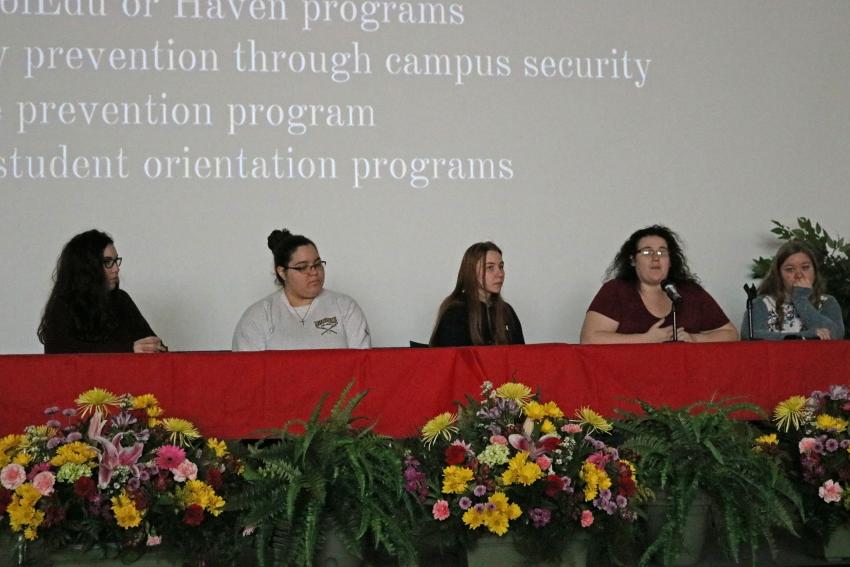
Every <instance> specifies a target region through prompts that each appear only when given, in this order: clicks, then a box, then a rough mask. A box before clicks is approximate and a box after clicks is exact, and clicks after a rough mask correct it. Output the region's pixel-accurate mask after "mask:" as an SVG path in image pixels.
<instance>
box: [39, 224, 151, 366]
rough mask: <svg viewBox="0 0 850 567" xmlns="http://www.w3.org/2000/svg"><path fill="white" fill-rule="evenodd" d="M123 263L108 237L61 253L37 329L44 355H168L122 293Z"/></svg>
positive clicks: (74, 243) (96, 235)
mask: <svg viewBox="0 0 850 567" xmlns="http://www.w3.org/2000/svg"><path fill="white" fill-rule="evenodd" d="M120 266H121V257H120V256H118V252H117V251H116V250H115V244H114V243H113V241H112V237H110V236H109V235H108V234H106V233H105V232H101V231H99V230H89V231H86V232H83V233H80V234H78V235H76V236H74V238H72V239H71V240H70V241H69V242H68V244H66V245H65V247H64V248H63V249H62V253H61V254H60V255H59V260H58V261H57V263H56V271H55V272H54V274H53V279H54V282H55V283H54V285H53V291H51V292H50V298H49V299H48V300H47V305H46V306H45V308H44V314H43V315H42V317H41V323H40V324H39V326H38V339H39V340H40V341H41V343H42V344H43V345H44V353H45V354H58V353H77V352H148V353H149V352H163V351H166V350H168V348H167V347H166V346H165V345H164V344H162V341H161V340H160V339H159V337H157V336H156V334H155V333H154V332H153V330H151V327H150V325H148V322H147V321H145V318H144V317H142V314H141V313H140V312H139V308H138V307H136V304H135V303H133V300H132V299H131V298H130V296H129V295H128V294H127V292H125V291H124V290H122V289H119V287H118V284H119V278H118V273H119V272H120Z"/></svg>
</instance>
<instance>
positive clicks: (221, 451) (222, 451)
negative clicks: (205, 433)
mask: <svg viewBox="0 0 850 567" xmlns="http://www.w3.org/2000/svg"><path fill="white" fill-rule="evenodd" d="M207 447H209V448H210V449H212V450H213V452H214V453H215V456H216V457H218V458H219V459H221V458H223V457H226V456H227V443H225V442H224V441H220V440H218V439H216V438H215V437H210V438H209V439H207Z"/></svg>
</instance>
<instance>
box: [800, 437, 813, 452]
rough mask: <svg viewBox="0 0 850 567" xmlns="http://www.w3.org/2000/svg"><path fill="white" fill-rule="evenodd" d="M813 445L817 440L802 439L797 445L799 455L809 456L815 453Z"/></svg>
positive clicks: (810, 438) (811, 438)
mask: <svg viewBox="0 0 850 567" xmlns="http://www.w3.org/2000/svg"><path fill="white" fill-rule="evenodd" d="M815 443H817V440H816V439H815V438H813V437H803V438H802V439H800V443H799V444H798V445H797V446H798V447H799V448H800V454H802V455H810V454H812V453H814V452H815Z"/></svg>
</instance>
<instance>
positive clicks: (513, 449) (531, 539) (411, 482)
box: [404, 382, 638, 559]
mask: <svg viewBox="0 0 850 567" xmlns="http://www.w3.org/2000/svg"><path fill="white" fill-rule="evenodd" d="M610 430H611V425H610V424H609V423H608V422H607V421H606V420H605V419H603V418H602V417H601V416H600V415H599V414H597V413H596V412H594V411H593V410H591V409H590V408H582V409H580V410H578V411H577V412H576V414H575V418H574V419H568V418H567V417H566V416H565V415H564V413H563V411H562V410H561V409H560V407H559V406H558V405H557V404H556V403H554V402H551V401H550V402H545V403H544V402H541V401H539V400H538V399H537V396H536V395H534V394H533V393H532V391H531V389H530V388H529V387H528V386H525V385H524V384H521V383H516V382H509V383H506V384H502V385H501V386H499V387H494V385H493V384H492V383H490V382H485V383H484V384H483V386H482V391H481V399H480V400H475V399H473V398H471V397H468V399H467V404H466V405H465V406H461V407H460V408H459V411H458V413H457V414H452V413H443V414H441V415H438V416H436V417H434V418H433V419H431V420H430V421H429V422H428V423H426V424H425V426H424V427H423V428H422V432H421V441H422V450H421V452H417V454H415V455H414V454H413V453H411V454H409V455H407V457H406V461H405V471H404V479H405V485H406V489H407V490H408V492H409V493H411V494H413V495H414V496H416V497H417V498H418V499H419V501H420V502H421V503H422V504H423V505H425V506H427V507H428V508H429V509H430V514H431V516H432V517H433V518H434V520H436V521H437V522H438V523H439V524H440V526H441V527H444V531H448V532H454V534H455V535H457V536H458V538H459V539H460V541H461V542H463V541H467V542H468V540H469V539H472V538H474V537H477V536H478V535H480V534H482V533H491V534H495V535H496V536H505V535H506V534H513V535H514V544H515V545H516V546H517V548H518V549H519V550H521V551H522V552H523V553H527V554H528V555H529V557H531V558H532V559H551V558H556V557H558V556H560V554H561V553H562V551H563V549H564V546H565V545H566V544H567V543H568V542H569V539H570V534H576V533H578V532H582V531H588V530H599V529H601V528H602V527H603V526H605V525H606V524H609V525H621V526H622V525H627V524H629V523H631V522H632V521H634V520H635V518H636V514H635V512H634V509H633V496H634V495H635V494H636V490H637V482H638V481H637V474H636V471H635V467H634V465H632V463H630V462H629V461H627V460H625V459H622V458H620V455H619V453H618V451H617V449H615V448H613V447H610V446H608V445H606V444H605V443H604V442H603V441H602V440H601V439H600V437H601V436H602V435H604V434H606V433H608V432H610ZM438 529H441V528H438ZM443 535H445V534H443Z"/></svg>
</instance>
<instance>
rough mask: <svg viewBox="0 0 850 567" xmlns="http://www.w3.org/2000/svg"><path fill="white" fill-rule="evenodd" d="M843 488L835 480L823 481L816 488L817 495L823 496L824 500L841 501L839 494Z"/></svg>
mask: <svg viewBox="0 0 850 567" xmlns="http://www.w3.org/2000/svg"><path fill="white" fill-rule="evenodd" d="M843 492H844V490H843V489H842V488H841V485H840V484H838V483H837V482H833V481H832V480H828V481H826V482H825V483H823V486H821V487H820V488H818V496H820V497H821V498H823V501H824V502H827V503H829V502H841V494H842V493H843Z"/></svg>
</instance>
